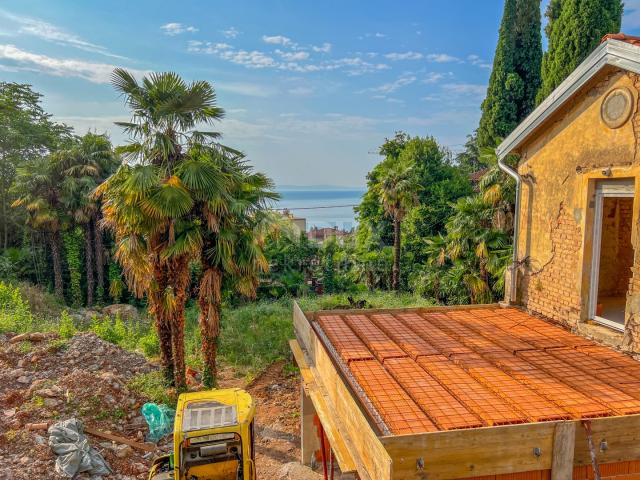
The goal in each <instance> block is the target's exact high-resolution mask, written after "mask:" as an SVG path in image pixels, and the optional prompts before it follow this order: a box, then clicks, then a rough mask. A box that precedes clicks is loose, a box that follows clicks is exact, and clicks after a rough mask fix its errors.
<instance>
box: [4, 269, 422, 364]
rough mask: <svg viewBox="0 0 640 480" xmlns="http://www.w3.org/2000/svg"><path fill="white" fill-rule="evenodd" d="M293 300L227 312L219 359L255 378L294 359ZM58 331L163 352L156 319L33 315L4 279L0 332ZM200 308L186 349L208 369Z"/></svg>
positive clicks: (394, 299)
mask: <svg viewBox="0 0 640 480" xmlns="http://www.w3.org/2000/svg"><path fill="white" fill-rule="evenodd" d="M353 296H354V300H356V301H362V300H364V301H365V302H366V303H367V306H368V307H371V308H401V307H409V306H428V305H431V304H432V303H431V302H429V301H428V300H425V299H424V298H421V297H418V296H414V295H410V294H397V293H393V292H365V293H359V294H355V295H353ZM347 297H348V295H347V294H344V295H343V294H336V295H322V296H307V297H302V298H299V299H297V302H298V303H299V304H300V307H301V308H302V309H303V310H305V311H311V310H327V309H332V308H336V307H344V306H347V305H349V300H348V298H347ZM292 305H293V300H292V299H287V298H285V299H280V300H261V301H256V302H251V303H247V304H244V305H241V306H237V307H225V308H224V309H223V311H222V323H221V334H220V343H219V358H220V359H221V361H222V363H223V364H224V365H229V366H232V367H233V368H234V369H235V370H236V372H237V373H238V374H239V375H247V376H252V375H255V374H257V373H258V372H260V371H261V370H263V369H265V368H266V367H267V366H269V365H270V364H271V363H273V362H274V361H277V360H282V359H288V358H290V354H289V344H288V340H289V339H291V338H293V336H294V333H293V325H292V321H291V316H292ZM3 331H13V332H26V331H55V332H57V333H58V334H59V335H60V337H61V338H63V339H68V338H70V337H72V336H73V335H74V334H75V333H77V332H82V331H90V332H93V333H95V334H96V335H98V336H99V337H100V338H102V339H103V340H106V341H108V342H111V343H114V344H117V345H120V346H121V347H122V348H125V349H127V350H134V351H138V352H140V353H143V354H144V355H146V356H147V357H157V356H158V354H159V345H158V337H157V335H156V333H155V330H154V328H153V324H152V321H151V319H149V318H146V317H143V318H142V319H140V320H127V321H124V320H122V319H120V318H115V319H112V318H109V317H97V316H96V317H94V318H93V319H92V321H91V322H89V323H86V322H84V321H77V320H74V318H73V316H72V315H70V314H69V313H67V312H66V311H63V312H62V313H61V314H60V315H59V317H58V319H57V320H56V321H53V322H52V321H51V320H49V319H48V318H42V317H40V316H38V315H33V314H32V313H31V312H30V311H29V305H28V303H27V302H26V301H25V299H24V298H23V296H22V295H21V294H20V290H19V289H18V288H17V287H12V286H11V285H8V284H4V283H2V282H0V332H3ZM200 343H201V342H200V330H199V328H198V309H197V306H196V305H195V304H192V305H190V306H189V307H188V308H187V312H186V323H185V351H186V360H187V364H188V365H190V366H192V367H193V368H195V369H198V370H199V369H201V368H202V361H201V358H200Z"/></svg>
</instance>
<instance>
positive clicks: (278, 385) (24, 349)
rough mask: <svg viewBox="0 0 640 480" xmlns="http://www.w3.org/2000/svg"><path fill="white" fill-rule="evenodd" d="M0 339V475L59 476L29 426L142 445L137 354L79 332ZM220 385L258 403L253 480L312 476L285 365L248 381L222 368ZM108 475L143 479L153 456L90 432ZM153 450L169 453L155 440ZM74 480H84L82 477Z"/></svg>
mask: <svg viewBox="0 0 640 480" xmlns="http://www.w3.org/2000/svg"><path fill="white" fill-rule="evenodd" d="M12 338H13V336H11V335H0V478H2V479H6V480H23V479H24V480H27V479H29V480H31V479H35V478H38V479H57V478H64V477H61V476H59V475H57V474H56V473H55V471H54V464H55V457H54V455H53V453H52V452H51V450H50V448H49V446H48V444H47V440H48V438H47V432H46V430H42V429H36V430H29V429H28V428H32V427H33V426H34V425H37V424H43V423H49V424H50V423H52V422H56V421H58V420H63V419H67V418H71V417H77V418H80V419H81V420H82V421H83V422H84V424H85V426H87V427H90V428H93V429H97V430H99V431H101V432H105V433H110V434H113V435H118V436H120V437H126V438H128V439H130V440H134V441H137V442H143V441H144V435H145V433H146V431H147V426H146V422H145V420H144V418H143V417H142V416H141V413H140V408H141V406H142V405H143V404H144V403H145V402H147V401H148V400H149V399H147V398H144V396H143V395H141V394H139V393H136V392H134V391H133V390H132V389H131V388H130V387H129V383H130V381H131V380H132V379H133V378H134V377H135V376H136V375H139V374H143V373H147V372H151V371H153V370H155V369H157V366H156V365H154V364H153V363H150V362H149V361H147V360H146V359H145V358H144V357H143V356H142V355H138V354H136V353H132V352H129V351H126V350H123V349H121V348H120V347H118V346H116V345H113V344H111V343H108V342H105V341H103V340H101V339H100V338H98V337H97V336H95V335H94V334H88V333H83V334H78V335H76V336H74V337H73V338H71V339H70V340H68V341H66V342H61V341H60V340H59V339H57V338H56V336H55V335H54V334H45V335H36V336H32V338H31V340H28V341H14V342H12V341H11V339H12ZM220 386H221V387H243V388H246V389H247V390H248V391H249V392H250V393H251V395H252V396H253V398H254V399H255V401H256V403H257V415H256V420H257V433H256V445H257V447H256V463H257V467H258V478H268V479H291V480H303V479H316V478H320V477H319V476H318V475H317V474H316V473H314V472H312V471H311V470H308V469H305V468H302V467H300V466H299V465H298V464H297V462H298V460H299V458H300V438H299V435H300V418H299V388H300V386H299V380H298V377H297V375H296V374H295V372H293V371H291V369H290V368H287V366H286V363H285V362H277V363H274V364H272V365H271V366H270V367H269V368H267V369H266V370H265V371H264V372H262V374H260V375H259V376H257V377H256V378H255V379H254V380H253V381H251V382H250V383H249V384H246V382H245V381H244V380H243V379H242V378H238V377H237V375H236V374H235V371H234V370H233V368H230V367H223V368H222V369H221V375H220ZM88 438H89V440H90V442H91V444H92V446H94V447H95V448H96V449H97V450H98V451H99V452H100V453H102V454H103V456H104V457H105V458H106V459H107V461H108V462H109V464H110V466H111V467H112V469H113V470H114V474H113V475H112V476H110V477H109V478H115V479H123V480H124V479H144V478H146V477H147V472H148V467H149V465H150V464H151V461H152V459H153V456H154V455H155V454H154V453H145V452H144V451H140V450H138V449H136V448H131V447H129V446H126V445H123V444H119V443H114V442H111V441H108V440H105V439H104V438H97V437H94V436H92V435H88ZM159 447H160V448H159V450H158V453H161V452H162V450H165V451H166V450H168V449H169V441H168V440H167V441H164V442H161V443H160V445H159ZM77 478H89V477H88V476H83V475H80V476H79V477H77Z"/></svg>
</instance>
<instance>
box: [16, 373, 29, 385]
mask: <svg viewBox="0 0 640 480" xmlns="http://www.w3.org/2000/svg"><path fill="white" fill-rule="evenodd" d="M16 381H17V382H18V383H22V384H23V385H27V384H29V383H31V379H30V378H29V377H27V376H26V375H21V376H19V377H18V379H17V380H16Z"/></svg>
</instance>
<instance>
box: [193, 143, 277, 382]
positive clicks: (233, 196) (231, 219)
mask: <svg viewBox="0 0 640 480" xmlns="http://www.w3.org/2000/svg"><path fill="white" fill-rule="evenodd" d="M212 158H213V160H214V161H216V162H217V165H218V168H219V169H220V172H221V173H222V176H223V178H225V185H224V190H220V191H219V193H218V194H217V195H213V196H212V195H210V190H206V191H205V192H203V193H205V194H206V195H207V196H206V197H204V196H202V197H201V198H200V202H199V207H198V208H199V209H200V213H199V216H200V218H202V219H203V223H204V224H205V225H206V226H207V229H206V232H205V233H204V238H203V245H202V249H201V258H200V262H201V264H202V278H201V280H200V285H199V289H198V305H199V307H200V313H199V316H198V323H199V325H200V333H201V338H202V357H203V362H204V371H203V383H204V384H205V385H206V386H208V387H213V386H215V385H216V382H217V353H218V337H219V335H220V319H221V313H222V298H223V289H225V288H226V289H227V290H229V291H231V292H237V293H239V294H241V295H243V296H245V297H249V298H253V297H255V295H256V292H257V289H258V285H259V282H260V277H261V275H262V274H264V273H266V272H267V271H268V269H269V263H268V261H267V258H266V257H265V254H264V245H265V240H266V238H267V237H268V236H269V234H270V233H271V232H272V227H273V225H274V223H277V222H278V221H277V220H275V219H274V218H273V215H274V214H273V213H272V212H271V211H270V210H269V209H268V204H269V202H270V201H272V200H276V199H278V198H279V197H278V195H277V194H276V193H275V192H274V191H273V188H274V185H273V182H272V181H271V180H270V179H269V178H268V177H266V176H265V175H263V174H261V173H256V172H254V171H253V170H252V169H251V168H250V167H249V165H248V164H247V163H246V162H245V161H244V159H243V156H242V155H241V154H236V155H233V156H229V155H213V157H212Z"/></svg>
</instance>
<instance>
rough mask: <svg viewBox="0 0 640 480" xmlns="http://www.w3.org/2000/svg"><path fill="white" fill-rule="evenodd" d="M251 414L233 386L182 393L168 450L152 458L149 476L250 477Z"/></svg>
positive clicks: (191, 479) (249, 402)
mask: <svg viewBox="0 0 640 480" xmlns="http://www.w3.org/2000/svg"><path fill="white" fill-rule="evenodd" d="M254 416H255V405H254V403H253V399H252V398H251V395H249V394H248V393H247V392H245V391H244V390H240V389H239V388H230V389H224V390H209V391H205V392H194V393H183V394H182V395H180V397H179V398H178V406H177V407H176V419H175V424H174V427H173V453H172V454H170V455H165V456H162V457H160V458H157V459H156V460H155V461H154V462H153V465H152V467H151V472H149V480H255V479H256V468H255V448H254V441H253V439H254Z"/></svg>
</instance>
